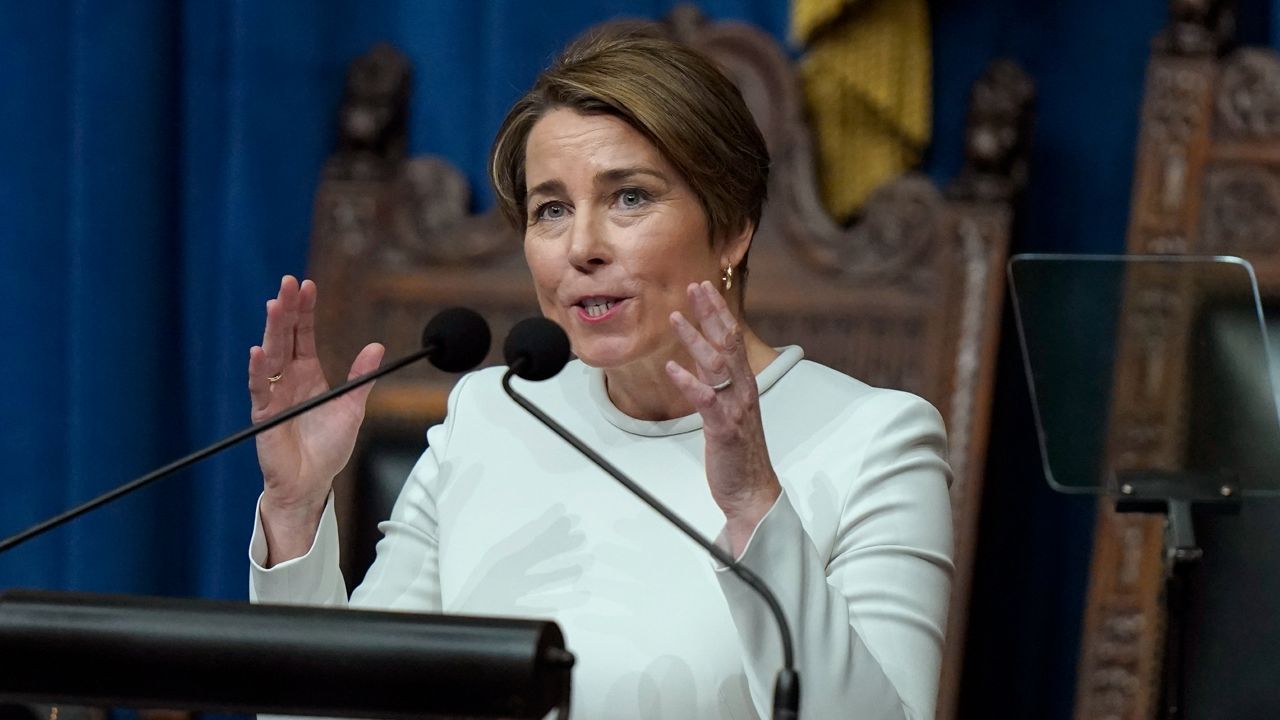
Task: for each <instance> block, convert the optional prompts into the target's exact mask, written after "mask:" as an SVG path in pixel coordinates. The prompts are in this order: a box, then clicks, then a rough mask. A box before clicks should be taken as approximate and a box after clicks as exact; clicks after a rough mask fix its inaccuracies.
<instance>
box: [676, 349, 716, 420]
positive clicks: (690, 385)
mask: <svg viewBox="0 0 1280 720" xmlns="http://www.w3.org/2000/svg"><path fill="white" fill-rule="evenodd" d="M666 371H667V377H669V378H671V382H672V384H674V385H675V386H676V389H677V390H679V391H680V394H681V395H684V398H685V400H688V401H689V403H690V404H691V405H693V407H694V409H696V410H698V411H699V412H702V411H703V410H706V409H708V408H710V407H711V406H712V405H714V404H715V400H716V391H715V390H712V389H711V388H710V387H709V386H708V385H707V384H706V383H704V382H702V381H701V380H699V379H698V378H696V377H694V376H693V373H691V372H689V371H688V370H686V369H684V367H682V366H681V365H680V363H678V362H676V361H675V360H668V361H667V364H666Z"/></svg>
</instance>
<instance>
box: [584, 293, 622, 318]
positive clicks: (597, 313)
mask: <svg viewBox="0 0 1280 720" xmlns="http://www.w3.org/2000/svg"><path fill="white" fill-rule="evenodd" d="M625 300H626V298H618V297H587V298H582V299H581V300H579V301H578V302H576V303H574V307H576V308H578V314H579V315H581V316H583V317H584V318H586V319H588V320H598V319H600V318H603V317H605V316H607V315H609V314H610V313H611V312H613V309H614V308H616V307H618V306H619V305H621V304H622V303H623V302H624V301H625Z"/></svg>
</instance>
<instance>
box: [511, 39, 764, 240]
mask: <svg viewBox="0 0 1280 720" xmlns="http://www.w3.org/2000/svg"><path fill="white" fill-rule="evenodd" d="M559 108H568V109H572V110H575V111H577V112H579V113H582V114H584V115H595V114H607V115H613V116H615V117H618V118H620V119H621V120H623V121H624V122H626V123H627V124H628V125H630V126H631V127H633V128H635V129H636V130H637V131H639V132H640V133H641V134H642V135H644V136H645V137H646V138H648V140H649V141H650V142H652V143H653V144H654V146H655V147H657V148H658V151H659V152H661V153H662V155H663V156H664V157H665V158H666V159H667V160H668V161H669V162H671V164H672V165H674V166H675V167H676V169H677V170H679V171H680V174H681V175H682V176H683V177H684V180H685V181H686V182H687V183H688V184H689V186H690V187H691V188H692V189H693V192H694V194H695V195H696V196H697V198H698V200H699V202H701V204H702V209H703V211H704V212H705V213H706V215H707V227H708V229H709V230H710V233H711V238H712V240H715V239H716V238H717V237H718V236H719V234H720V233H728V232H737V231H740V230H742V229H743V228H745V227H746V225H747V223H750V224H751V226H752V227H753V228H758V227H759V226H760V215H761V213H762V212H763V210H764V201H765V194H766V191H767V186H768V182H769V150H768V148H767V147H766V146H765V141H764V136H763V135H762V134H761V133H760V129H759V128H758V127H756V123H755V120H754V119H753V118H752V117H751V111H750V110H748V109H747V105H746V103H745V102H744V101H743V99H742V93H740V92H739V91H738V88H737V87H735V86H734V85H733V83H732V82H731V81H730V80H729V78H727V77H725V75H724V74H723V73H722V72H720V70H719V69H718V68H716V66H715V65H714V64H713V63H712V62H711V61H710V60H708V59H707V58H706V57H704V56H703V55H701V54H699V53H697V52H695V51H694V50H692V49H691V48H689V47H688V46H686V45H684V44H682V43H679V42H676V41H674V40H669V39H666V38H663V37H660V36H659V35H657V33H656V32H655V31H654V30H651V29H648V28H646V27H645V26H642V25H639V24H625V25H624V24H616V25H614V26H612V27H610V28H607V29H605V30H602V31H598V32H596V33H593V34H589V35H587V36H584V37H582V38H580V39H578V40H576V41H574V42H573V43H572V44H570V45H569V47H568V48H566V49H565V51H564V52H563V53H562V54H561V55H560V57H559V58H557V59H556V61H555V62H554V63H552V65H551V67H549V68H547V69H546V70H544V71H543V72H542V74H541V75H539V76H538V79H537V80H536V81H535V82H534V84H533V87H532V88H531V89H530V90H529V91H528V92H527V93H525V94H524V96H523V97H521V98H520V99H519V100H518V101H516V104H515V105H514V106H512V108H511V111H510V112H508V113H507V117H506V119H505V120H503V121H502V127H501V128H500V129H499V130H498V135H497V138H496V139H495V140H494V142H493V149H492V151H491V152H490V155H489V179H490V180H491V181H492V182H493V188H494V192H495V193H496V195H497V200H498V207H499V208H500V209H501V211H502V214H503V215H504V216H505V217H506V218H507V220H508V221H510V222H511V224H512V225H513V226H514V227H515V228H516V229H518V230H523V229H524V227H525V225H526V211H525V207H524V205H525V200H526V194H527V192H528V187H527V186H526V181H525V144H526V142H527V140H528V138H529V132H530V131H531V130H532V128H533V126H534V124H536V123H537V121H538V120H539V119H541V118H542V117H543V116H544V115H546V114H547V113H549V112H550V111H552V110H555V109H559Z"/></svg>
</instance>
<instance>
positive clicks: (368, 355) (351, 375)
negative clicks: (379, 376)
mask: <svg viewBox="0 0 1280 720" xmlns="http://www.w3.org/2000/svg"><path fill="white" fill-rule="evenodd" d="M386 352H387V349H386V347H384V346H383V345H382V343H369V344H368V345H365V346H364V348H363V349H361V350H360V353H359V354H358V355H356V359H355V360H354V361H352V363H351V370H350V371H349V372H348V373H347V380H355V379H356V378H358V377H360V376H361V375H368V374H369V373H371V372H373V371H374V370H377V369H378V366H379V365H381V364H382V356H383V355H385V354H386Z"/></svg>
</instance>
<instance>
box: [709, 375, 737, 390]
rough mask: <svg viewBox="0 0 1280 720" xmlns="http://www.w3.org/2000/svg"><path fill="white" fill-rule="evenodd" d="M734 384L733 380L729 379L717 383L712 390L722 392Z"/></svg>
mask: <svg viewBox="0 0 1280 720" xmlns="http://www.w3.org/2000/svg"><path fill="white" fill-rule="evenodd" d="M732 384H733V378H732V377H727V378H725V379H724V380H721V381H720V382H718V383H716V384H715V385H712V386H711V389H712V390H715V391H716V392H720V391H721V390H724V389H726V388H728V387H729V386H730V385H732Z"/></svg>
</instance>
